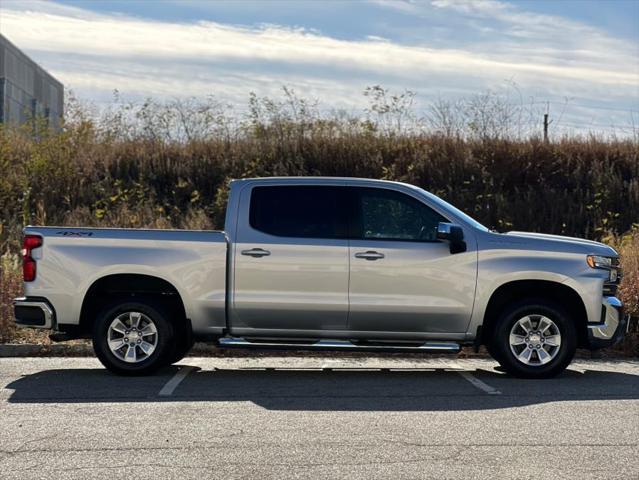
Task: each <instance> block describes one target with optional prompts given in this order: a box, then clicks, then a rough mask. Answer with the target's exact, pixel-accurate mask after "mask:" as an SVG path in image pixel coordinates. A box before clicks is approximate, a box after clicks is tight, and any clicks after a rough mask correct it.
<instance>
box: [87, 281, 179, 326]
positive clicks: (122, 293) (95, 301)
mask: <svg viewBox="0 0 639 480" xmlns="http://www.w3.org/2000/svg"><path fill="white" fill-rule="evenodd" d="M149 297H153V298H154V299H155V300H160V301H161V302H162V303H163V304H165V305H166V306H167V307H169V308H170V309H171V319H172V323H173V324H174V325H175V326H178V327H183V328H188V329H189V330H190V322H189V320H188V317H187V313H186V309H185V304H184V301H183V299H182V296H181V295H180V293H179V291H178V290H177V288H176V287H175V286H174V285H173V284H172V283H170V282H168V281H167V280H165V279H163V278H160V277H157V276H154V275H147V274H140V273H114V274H109V275H105V276H103V277H100V278H98V279H97V280H95V281H94V282H93V283H92V284H91V286H90V287H89V288H88V289H87V291H86V293H85V295H84V297H83V300H82V306H81V308H80V321H79V328H80V331H81V333H83V334H90V333H91V330H92V328H93V322H94V320H95V317H96V315H97V314H98V313H99V311H100V310H101V309H102V308H103V307H104V306H105V305H106V304H108V303H109V302H111V301H113V300H115V299H116V298H127V299H134V298H149Z"/></svg>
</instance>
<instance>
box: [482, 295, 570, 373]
mask: <svg viewBox="0 0 639 480" xmlns="http://www.w3.org/2000/svg"><path fill="white" fill-rule="evenodd" d="M494 332H495V333H494V337H493V340H492V343H491V345H490V350H491V352H493V357H494V358H495V360H497V361H498V362H499V363H500V365H501V366H502V367H503V369H504V370H505V371H506V372H508V373H510V374H511V375H514V376H516V377H521V378H549V377H554V376H555V375H557V374H559V373H561V372H563V371H564V370H565V369H566V367H567V366H568V365H569V364H570V362H571V361H572V359H573V357H574V355H575V351H576V349H577V331H576V328H575V324H574V321H573V319H572V318H570V316H569V315H568V314H566V313H565V312H564V311H563V310H562V309H561V308H560V307H558V306H557V305H555V304H553V303H550V302H547V301H543V300H529V301H524V302H521V303H519V304H517V305H513V306H511V307H509V308H507V309H506V310H505V311H504V312H503V313H502V315H501V317H500V319H499V320H498V322H497V325H496V328H495V330H494Z"/></svg>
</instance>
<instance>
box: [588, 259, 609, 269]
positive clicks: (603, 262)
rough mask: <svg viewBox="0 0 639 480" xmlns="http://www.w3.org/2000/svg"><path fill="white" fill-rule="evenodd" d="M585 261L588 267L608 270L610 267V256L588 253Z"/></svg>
mask: <svg viewBox="0 0 639 480" xmlns="http://www.w3.org/2000/svg"><path fill="white" fill-rule="evenodd" d="M586 262H588V265H590V268H604V269H606V270H609V269H610V268H611V267H612V258H610V257H602V256H599V255H588V256H587V257H586Z"/></svg>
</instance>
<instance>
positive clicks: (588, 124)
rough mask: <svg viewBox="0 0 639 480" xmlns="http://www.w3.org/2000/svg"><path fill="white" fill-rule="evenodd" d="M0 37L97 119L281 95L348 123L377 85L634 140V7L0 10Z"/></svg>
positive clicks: (148, 3)
mask: <svg viewBox="0 0 639 480" xmlns="http://www.w3.org/2000/svg"><path fill="white" fill-rule="evenodd" d="M0 32H1V33H2V34H3V35H5V36H6V37H7V38H8V39H9V40H10V41H12V42H13V43H14V44H15V45H17V46H18V47H19V48H21V49H22V50H23V51H25V52H26V53H27V54H28V55H29V56H30V57H31V58H33V59H34V60H35V61H36V62H38V63H39V64H41V65H42V66H43V67H44V68H46V69H47V70H49V71H50V72H51V73H52V74H53V75H54V76H55V77H56V78H58V79H59V80H60V81H62V82H63V83H64V84H65V88H67V89H71V90H73V91H74V93H75V94H76V95H77V96H78V97H80V98H81V99H85V100H89V101H92V102H93V103H95V104H97V105H102V104H105V103H107V102H109V101H110V100H111V99H112V97H113V95H112V92H113V91H114V90H115V89H117V90H118V91H119V92H120V95H121V97H122V98H124V99H130V100H140V99H142V98H144V97H147V96H150V97H154V98H159V99H173V98H180V97H191V96H196V97H203V96H207V95H213V96H214V97H215V98H217V99H218V100H220V101H223V102H226V103H230V104H232V105H236V106H238V108H239V109H241V108H242V106H245V105H246V103H247V99H248V95H249V92H255V93H257V94H258V95H266V96H271V97H278V96H280V95H281V92H282V90H281V89H282V86H283V85H286V86H287V87H289V88H292V89H293V90H294V91H295V92H297V93H298V94H300V95H302V96H304V97H306V98H309V99H316V100H318V101H319V102H320V105H322V106H323V107H324V108H336V109H344V110H346V111H349V112H351V111H361V110H362V109H363V108H364V107H365V106H366V105H367V102H368V100H367V99H366V98H365V97H364V96H363V94H362V92H363V90H364V89H365V88H366V87H367V86H370V85H382V86H384V87H386V88H388V89H390V90H391V91H392V92H398V93H401V92H402V91H403V90H405V89H408V90H410V91H413V92H415V93H416V95H417V96H416V104H415V105H416V109H417V110H426V109H427V108H428V105H429V104H431V103H432V102H434V101H436V100H438V99H444V100H448V99H451V100H454V99H458V98H462V97H468V96H471V95H475V94H478V93H482V92H485V91H493V92H497V93H498V94H499V95H501V96H503V97H504V98H507V99H508V101H509V102H513V103H515V104H522V103H523V104H526V105H531V106H532V105H535V106H536V107H535V108H537V110H539V111H540V112H542V111H543V112H546V111H548V113H549V114H550V118H551V119H552V120H553V124H552V128H553V129H557V131H562V130H563V131H576V132H578V133H580V132H587V131H589V130H593V131H604V132H610V133H619V134H623V133H624V132H625V133H628V132H636V130H637V128H639V0H601V1H595V0H592V1H590V0H520V1H505V0H474V1H463V0H459V1H458V0H424V1H418V0H414V1H411V0H405V1H402V0H397V1H392V0H357V1H339V0H324V1H319V0H318V1H312V0H299V1H293V0H287V1H285V0H278V1H266V0H263V1H257V0H238V1H216V2H213V1H204V0H181V1H178V0H166V1H159V0H156V1H152V0H127V1H124V0H121V1H102V0H99V1H98V0H96V1H90V0H60V1H40V0H0ZM537 110H536V111H537ZM418 113H419V112H418ZM540 120H541V113H540Z"/></svg>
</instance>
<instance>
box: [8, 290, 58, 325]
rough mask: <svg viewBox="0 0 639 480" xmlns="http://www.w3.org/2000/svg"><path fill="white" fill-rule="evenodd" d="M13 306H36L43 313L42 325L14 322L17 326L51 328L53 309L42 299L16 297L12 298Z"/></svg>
mask: <svg viewBox="0 0 639 480" xmlns="http://www.w3.org/2000/svg"><path fill="white" fill-rule="evenodd" d="M13 306H14V307H37V308H39V309H40V310H42V312H43V313H44V325H28V324H24V323H18V322H16V325H17V326H18V327H25V328H44V329H51V328H53V310H52V309H51V307H50V306H49V304H48V303H46V302H42V301H32V300H27V299H26V297H18V298H14V299H13Z"/></svg>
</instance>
